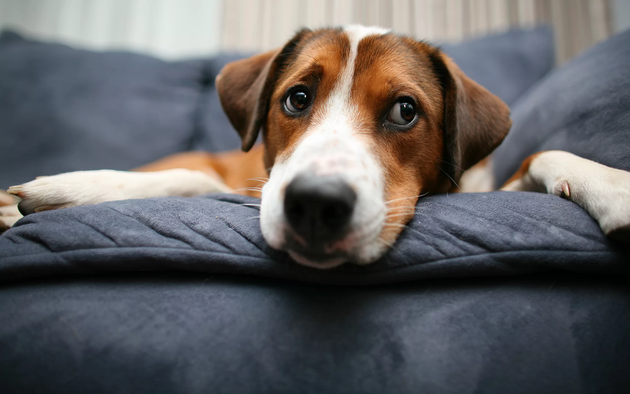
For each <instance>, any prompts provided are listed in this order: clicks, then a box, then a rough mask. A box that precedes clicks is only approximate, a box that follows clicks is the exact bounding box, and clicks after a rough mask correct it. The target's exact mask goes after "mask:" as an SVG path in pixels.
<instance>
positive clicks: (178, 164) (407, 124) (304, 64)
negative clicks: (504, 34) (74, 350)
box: [9, 25, 630, 268]
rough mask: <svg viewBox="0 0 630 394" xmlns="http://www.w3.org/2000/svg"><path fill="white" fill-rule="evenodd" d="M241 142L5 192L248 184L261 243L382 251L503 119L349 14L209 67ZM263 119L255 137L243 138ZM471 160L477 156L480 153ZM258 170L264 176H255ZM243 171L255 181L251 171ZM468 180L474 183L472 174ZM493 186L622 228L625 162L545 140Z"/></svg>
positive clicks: (122, 193) (628, 177)
mask: <svg viewBox="0 0 630 394" xmlns="http://www.w3.org/2000/svg"><path fill="white" fill-rule="evenodd" d="M216 86H217V89H218V92H219V96H220V98H221V102H222V105H223V108H224V110H225V112H226V114H227V116H228V117H229V119H230V121H231V123H232V125H233V126H234V128H235V129H236V130H237V131H238V133H239V134H240V136H241V138H242V149H243V151H245V152H249V153H242V152H238V153H236V152H228V153H224V154H219V155H210V154H206V153H201V152H193V153H183V154H179V155H175V156H171V157H168V158H166V159H163V160H161V161H159V162H156V163H153V164H150V165H148V166H145V167H142V168H140V169H138V171H137V172H120V171H109V170H102V171H86V172H73V173H66V174H61V175H56V176H50V177H43V178H38V179H36V180H34V181H32V182H29V183H26V184H23V185H20V186H15V187H12V188H10V189H9V192H10V193H12V194H15V195H17V196H19V197H21V198H22V201H21V203H20V205H19V208H20V211H21V212H22V213H23V214H29V213H32V212H39V211H42V210H49V209H58V208H64V207H70V206H76V205H84V204H94V203H99V202H104V201H112V200H121V199H129V198H146V197H155V196H194V195H198V194H206V193H211V192H225V191H231V190H243V189H246V190H247V191H248V192H249V193H248V194H257V193H258V189H252V188H251V186H254V185H255V184H256V182H257V180H261V179H265V180H267V179H268V181H262V182H264V187H263V188H262V189H261V190H260V193H261V198H262V200H261V206H260V226H261V230H262V234H263V236H264V238H265V240H266V241H267V243H268V244H269V245H270V246H271V247H273V248H274V249H279V250H286V251H287V252H288V253H289V254H290V255H291V256H292V258H293V259H294V260H295V261H297V262H298V263H300V264H304V265H307V266H312V267H316V268H331V267H335V266H338V265H340V264H342V263H344V262H352V263H356V264H368V263H371V262H374V261H375V260H377V259H378V258H379V257H380V256H382V255H383V254H384V253H385V252H386V251H387V249H388V248H389V247H391V246H392V245H393V244H394V242H395V241H396V238H397V237H398V235H399V234H400V232H401V231H402V229H403V228H404V227H405V225H406V223H408V222H409V221H410V220H411V218H412V217H413V215H414V212H415V205H416V202H417V201H418V198H419V197H421V196H423V195H425V194H428V193H444V192H448V191H455V189H457V188H458V186H457V185H458V183H459V182H460V179H461V181H462V182H463V184H462V185H461V186H462V189H463V190H466V189H472V190H479V187H478V186H475V185H469V183H470V182H473V180H475V179H477V180H479V178H480V177H479V175H480V174H481V175H482V176H481V178H483V181H482V183H484V184H488V179H489V178H488V176H489V174H490V171H489V170H488V166H487V165H486V166H485V167H484V166H483V165H478V166H476V167H475V169H474V171H473V172H471V173H470V174H469V175H468V174H467V176H466V177H464V178H462V175H463V173H464V171H465V170H467V169H468V168H470V167H472V166H474V165H475V164H477V163H478V162H480V161H481V160H482V159H484V158H486V157H487V156H488V155H489V154H490V153H491V152H492V151H493V150H494V149H495V148H496V147H497V146H498V145H499V144H500V143H501V141H502V140H503V138H504V137H505V136H506V134H507V133H508V130H509V129H510V125H511V120H510V117H509V109H508V107H507V105H505V104H504V103H503V102H502V101H501V100H500V99H499V98H497V97H496V96H494V95H493V94H491V93H489V92H488V91H487V90H486V89H484V88H483V87H481V86H480V85H478V84H477V83H475V82H474V81H472V80H471V79H469V78H468V77H466V76H465V75H464V74H463V73H462V71H461V70H460V69H459V68H458V67H457V65H455V64H454V63H453V62H452V61H451V60H450V59H449V58H448V57H447V56H445V55H444V54H443V53H441V52H440V51H439V49H437V48H435V47H432V46H430V45H428V44H426V43H424V42H419V41H416V40H413V39H411V38H408V37H403V36H398V35H395V34H392V33H390V32H389V31H387V30H384V29H381V28H375V27H363V26H358V25H353V26H347V27H344V28H340V29H321V30H315V31H311V30H302V31H300V32H298V33H297V34H296V35H295V36H294V37H293V38H292V39H291V40H290V41H289V42H288V43H287V44H286V45H285V46H284V47H283V48H281V49H278V50H274V51H271V52H267V53H263V54H260V55H257V56H253V57H251V58H248V59H244V60H240V61H237V62H234V63H231V64H228V65H227V66H226V67H225V68H224V69H223V70H222V72H221V74H220V75H219V76H218V77H217V81H216ZM260 131H262V137H263V141H264V144H263V145H256V146H255V142H256V140H257V137H258V134H259V132H260ZM483 163H485V164H488V160H485V161H484V162H483ZM267 177H268V178H267ZM253 180H255V181H253ZM475 182H477V181H475ZM504 189H505V190H531V191H541V192H548V193H552V194H555V195H559V196H563V197H565V198H569V199H571V200H573V201H575V202H576V203H577V204H579V205H580V206H582V207H583V208H585V209H586V210H587V211H588V212H589V213H590V214H591V215H592V216H593V217H594V218H595V219H596V220H598V222H599V223H600V225H601V227H602V230H603V231H604V232H605V233H606V234H607V235H617V236H620V237H625V238H628V233H627V232H628V231H629V230H628V229H629V228H630V174H629V173H626V172H623V171H619V170H615V169H612V168H608V167H605V166H603V165H600V164H597V163H594V162H591V161H588V160H585V159H581V158H579V157H576V156H574V155H572V154H569V153H566V152H557V151H549V152H543V153H538V154H536V155H534V156H532V157H530V158H528V159H527V160H526V161H525V163H524V164H523V166H522V168H521V169H520V170H519V172H518V173H517V174H516V175H515V176H514V177H513V178H512V179H511V180H510V181H509V182H508V184H507V185H506V186H505V188H504Z"/></svg>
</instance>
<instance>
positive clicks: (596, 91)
mask: <svg viewBox="0 0 630 394" xmlns="http://www.w3.org/2000/svg"><path fill="white" fill-rule="evenodd" d="M629 43H630V30H628V31H625V32H623V33H620V34H618V35H616V36H614V37H612V38H610V39H608V40H606V41H604V42H602V43H600V44H598V45H596V46H595V47H593V48H592V49H590V50H588V51H587V52H585V53H584V54H582V55H581V56H579V57H577V58H576V59H574V60H572V61H571V62H569V63H568V64H566V65H565V66H563V67H562V68H559V69H557V70H555V71H554V72H552V73H550V74H549V75H548V76H547V77H545V78H544V79H543V80H541V81H540V82H538V83H537V84H536V86H535V87H533V88H532V89H531V90H530V91H528V92H527V93H526V94H525V95H524V96H523V97H522V98H521V99H520V100H519V101H518V102H517V103H515V104H514V106H513V108H512V119H513V121H514V123H513V126H512V129H511V131H510V133H509V134H508V136H507V138H506V139H505V141H504V142H503V144H501V146H499V148H498V149H497V150H496V151H495V153H494V163H495V166H494V173H495V179H496V184H497V186H500V185H501V184H503V183H504V182H505V181H506V180H507V179H508V178H509V177H510V176H512V174H514V172H516V170H517V169H518V168H519V166H520V164H521V162H522V161H523V160H524V159H525V158H526V157H527V156H529V155H531V154H533V153H536V152H539V151H543V150H551V149H561V150H566V151H569V152H572V153H574V154H577V155H578V156H582V157H585V158H587V159H591V160H595V161H597V162H600V163H602V164H605V165H608V166H611V167H615V168H620V169H622V170H626V171H630V67H629V66H628V65H629V64H630V44H629Z"/></svg>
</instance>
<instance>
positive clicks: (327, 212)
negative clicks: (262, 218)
mask: <svg viewBox="0 0 630 394" xmlns="http://www.w3.org/2000/svg"><path fill="white" fill-rule="evenodd" d="M356 200H357V194H356V193H355V191H354V190H353V189H352V188H351V187H350V185H349V184H348V183H347V182H346V181H345V180H343V179H342V178H341V177H339V176H315V175H306V174H303V175H299V176H297V177H296V178H295V179H293V181H291V183H289V185H288V186H287V189H286V192H285V198H284V212H285V215H286V217H287V220H288V222H289V224H290V225H291V228H292V229H293V231H295V232H296V233H297V234H298V235H299V236H301V237H303V238H304V240H305V241H307V242H309V243H311V242H315V243H319V242H325V241H329V240H332V239H335V238H337V237H339V236H340V235H341V233H343V232H344V231H345V230H346V227H347V225H348V223H350V219H351V218H352V213H353V211H354V205H355V203H356Z"/></svg>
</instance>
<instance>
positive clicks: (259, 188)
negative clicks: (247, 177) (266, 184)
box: [234, 187, 262, 192]
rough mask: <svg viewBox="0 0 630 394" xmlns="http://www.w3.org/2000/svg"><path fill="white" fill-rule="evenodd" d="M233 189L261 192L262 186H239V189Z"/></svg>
mask: <svg viewBox="0 0 630 394" xmlns="http://www.w3.org/2000/svg"><path fill="white" fill-rule="evenodd" d="M234 191H235V192H240V191H250V192H262V188H261V187H241V188H240V189H236V190H234Z"/></svg>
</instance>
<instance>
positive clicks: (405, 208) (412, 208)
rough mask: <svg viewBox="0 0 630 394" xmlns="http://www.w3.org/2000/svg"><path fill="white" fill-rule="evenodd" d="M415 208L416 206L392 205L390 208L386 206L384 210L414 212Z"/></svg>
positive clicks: (389, 211)
mask: <svg viewBox="0 0 630 394" xmlns="http://www.w3.org/2000/svg"><path fill="white" fill-rule="evenodd" d="M416 209H417V208H416V207H392V208H387V210H386V212H387V213H391V212H400V211H403V212H404V211H409V212H415V211H416Z"/></svg>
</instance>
